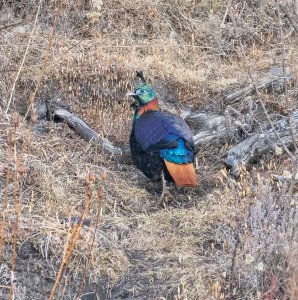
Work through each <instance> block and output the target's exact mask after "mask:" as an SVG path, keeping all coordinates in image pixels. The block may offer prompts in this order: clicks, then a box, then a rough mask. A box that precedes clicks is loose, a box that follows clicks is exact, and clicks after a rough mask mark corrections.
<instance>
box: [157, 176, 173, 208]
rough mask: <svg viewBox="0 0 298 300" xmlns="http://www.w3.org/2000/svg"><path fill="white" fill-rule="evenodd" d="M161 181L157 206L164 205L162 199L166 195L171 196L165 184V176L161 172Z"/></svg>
mask: <svg viewBox="0 0 298 300" xmlns="http://www.w3.org/2000/svg"><path fill="white" fill-rule="evenodd" d="M161 181H162V192H161V195H160V197H159V202H158V206H161V205H162V206H163V207H165V202H164V199H165V198H166V197H167V196H172V195H171V193H170V192H169V188H168V187H167V185H166V180H165V176H164V174H163V173H162V175H161Z"/></svg>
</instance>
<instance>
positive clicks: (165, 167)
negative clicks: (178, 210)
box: [127, 72, 198, 203]
mask: <svg viewBox="0 0 298 300" xmlns="http://www.w3.org/2000/svg"><path fill="white" fill-rule="evenodd" d="M137 76H138V77H140V78H141V80H142V82H141V83H140V84H138V85H137V86H136V88H135V89H134V91H133V92H128V93H127V95H128V96H132V97H133V98H134V99H135V100H136V103H135V104H134V108H135V113H134V119H133V125H132V131H131V135H130V149H131V154H132V158H133V161H134V163H135V164H136V166H137V168H138V169H139V170H141V171H142V172H143V173H144V174H145V175H146V176H147V177H148V178H149V179H151V180H153V181H160V180H162V194H161V198H160V203H161V202H162V200H163V197H164V195H165V190H166V181H170V182H171V181H174V182H175V184H176V185H177V186H188V187H196V186H197V185H198V179H197V175H196V173H195V169H194V166H193V158H194V142H193V137H192V133H191V130H190V128H189V126H188V125H187V123H186V122H185V121H184V120H183V119H182V118H180V117H178V116H176V115H174V114H171V113H168V112H163V111H160V109H159V105H158V100H157V97H156V94H155V91H154V89H153V87H152V85H151V84H149V83H147V82H146V80H145V79H144V76H143V73H142V72H137Z"/></svg>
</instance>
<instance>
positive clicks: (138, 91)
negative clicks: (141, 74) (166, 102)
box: [136, 89, 144, 95]
mask: <svg viewBox="0 0 298 300" xmlns="http://www.w3.org/2000/svg"><path fill="white" fill-rule="evenodd" d="M136 94H137V95H140V94H144V90H142V89H139V90H136Z"/></svg>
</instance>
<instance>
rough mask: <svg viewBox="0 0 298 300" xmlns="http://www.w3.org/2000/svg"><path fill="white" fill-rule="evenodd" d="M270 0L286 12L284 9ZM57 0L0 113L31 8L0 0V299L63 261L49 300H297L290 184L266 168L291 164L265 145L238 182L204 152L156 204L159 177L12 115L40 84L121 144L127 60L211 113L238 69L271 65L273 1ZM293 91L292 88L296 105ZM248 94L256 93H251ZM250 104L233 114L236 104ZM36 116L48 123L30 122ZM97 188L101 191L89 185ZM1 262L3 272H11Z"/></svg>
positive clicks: (290, 32) (292, 56) (235, 81)
mask: <svg viewBox="0 0 298 300" xmlns="http://www.w3.org/2000/svg"><path fill="white" fill-rule="evenodd" d="M281 2H282V5H284V7H285V8H286V9H287V10H288V12H290V13H289V15H290V17H291V18H293V20H295V18H296V19H297V16H296V15H295V14H294V10H293V9H292V8H293V7H292V6H293V3H292V2H291V1H281ZM57 3H58V4H57V5H59V6H60V12H59V21H58V23H57V26H58V27H57V32H56V34H55V35H54V37H53V39H52V40H51V42H52V43H53V44H52V49H51V51H50V52H49V58H48V64H47V67H46V68H45V69H44V73H43V72H42V71H41V70H42V66H43V64H44V61H45V56H46V48H47V45H48V42H49V39H50V35H51V26H52V25H53V20H54V4H53V2H50V3H47V4H45V5H44V6H43V7H42V11H41V14H40V16H39V19H38V22H37V26H36V31H35V34H34V35H33V37H32V42H31V46H30V47H29V50H28V54H27V57H26V60H25V62H24V66H23V68H21V72H20V76H19V79H18V81H17V84H16V89H15V92H14V94H13V98H12V106H11V107H12V109H11V110H10V112H9V114H5V113H4V111H5V109H6V107H7V102H8V99H9V95H10V93H11V88H12V85H13V82H14V80H15V78H16V77H15V76H16V74H17V72H18V69H19V66H20V64H21V61H22V59H23V55H24V52H25V49H26V46H27V43H28V38H29V36H30V32H31V29H32V24H33V22H34V13H36V11H35V9H36V2H35V1H22V0H19V1H9V0H6V1H4V2H3V4H0V11H1V16H0V33H1V36H0V70H1V73H2V74H3V76H2V80H1V82H0V100H1V115H0V143H1V145H2V147H1V148H0V172H1V180H0V197H1V199H7V200H8V205H7V206H6V205H5V201H4V202H1V203H0V207H1V210H2V218H1V226H2V225H5V226H4V227H1V228H3V230H4V231H5V235H2V239H3V260H2V265H1V269H0V285H1V286H0V293H1V297H2V298H4V299H5V298H6V297H8V294H7V290H8V291H9V288H11V291H12V292H13V294H14V296H15V298H18V299H29V298H30V299H41V298H45V297H49V296H50V291H51V289H52V287H53V285H54V281H55V280H56V279H57V278H58V277H57V274H58V270H59V266H60V275H61V278H60V280H57V282H59V285H58V287H57V290H56V294H55V295H56V298H57V299H73V298H74V297H75V295H76V293H78V292H82V289H81V287H82V286H88V285H90V288H89V290H88V288H87V289H86V291H87V292H88V291H90V290H94V291H96V292H97V293H98V294H99V295H100V297H105V298H109V297H110V298H114V299H117V297H118V298H120V297H127V298H136V299H145V298H147V299H148V298H151V299H158V298H160V299H161V297H164V298H167V299H267V300H269V299H273V297H274V296H275V297H276V298H278V299H296V298H297V293H298V286H297V251H296V248H297V233H296V231H295V229H297V215H296V212H297V193H296V191H295V193H294V195H293V197H290V196H289V193H288V185H287V183H284V184H280V183H279V184H277V183H275V182H273V181H272V179H271V175H272V173H278V174H282V173H283V172H284V171H285V170H288V171H291V164H290V163H289V160H288V159H287V158H286V157H285V156H283V155H282V156H281V157H279V158H274V160H275V161H274V162H270V160H271V159H272V157H271V156H270V155H268V156H266V157H264V158H263V159H262V160H261V162H260V163H258V164H257V165H255V166H254V167H251V168H249V169H248V170H245V169H244V170H243V171H242V177H241V179H240V180H239V181H235V180H233V179H232V178H230V177H228V176H226V174H225V173H224V171H222V170H221V169H223V166H222V165H221V159H222V153H223V151H224V149H225V147H224V148H223V149H211V148H210V149H202V150H201V151H199V153H198V158H199V160H200V166H201V169H200V177H201V182H202V184H201V186H200V188H199V189H198V190H194V191H186V190H179V189H178V190H175V191H173V195H174V197H173V199H169V203H168V206H167V207H166V208H165V209H158V208H157V207H156V203H157V200H156V193H157V192H158V187H156V185H154V184H152V183H150V182H148V180H147V179H146V178H145V177H144V176H143V175H142V174H141V173H140V172H139V171H137V170H136V169H135V168H134V166H131V165H122V164H119V163H118V162H117V161H115V160H112V159H111V158H109V157H107V156H106V155H104V154H103V153H102V151H101V148H100V147H95V146H91V145H88V144H87V143H85V142H84V141H82V140H80V139H79V138H78V137H77V136H76V134H75V133H74V132H72V131H71V130H70V129H68V128H67V126H66V125H64V124H61V123H60V124H59V123H58V124H57V123H53V122H44V123H38V124H37V125H34V126H33V130H32V131H30V132H29V133H28V131H27V129H28V127H29V121H28V120H26V119H24V120H23V119H21V120H20V123H17V124H16V123H15V116H16V115H13V111H14V110H15V111H18V112H19V113H20V114H21V115H22V114H24V113H25V112H26V110H27V108H28V101H29V96H30V93H31V92H32V91H33V90H34V88H36V86H37V85H38V81H39V79H40V78H42V79H43V80H42V82H41V86H40V88H39V90H38V94H37V98H38V99H39V100H42V101H46V100H50V99H58V98H60V99H62V100H64V101H66V102H67V103H68V104H70V106H71V109H72V110H73V111H74V112H76V113H77V114H78V115H80V116H82V117H83V118H85V119H86V120H87V121H88V123H89V124H90V125H91V126H92V127H93V128H94V129H96V130H97V131H98V132H101V133H102V135H104V136H107V137H108V138H109V139H110V140H111V141H113V142H114V143H116V144H126V143H127V140H128V136H129V133H130V127H131V118H132V111H131V109H130V103H129V100H128V99H125V98H124V96H123V95H124V94H125V92H126V91H127V89H130V88H131V87H132V86H133V85H134V81H135V79H134V77H133V75H134V71H135V70H138V69H142V70H144V72H145V74H146V75H147V76H148V77H149V78H150V80H152V81H153V83H154V82H156V85H157V86H162V87H163V88H164V90H166V91H168V93H169V94H167V95H163V97H164V98H167V97H172V98H175V99H177V100H178V101H179V102H180V103H182V104H184V105H188V106H194V107H197V108H205V109H207V110H211V111H217V112H222V111H223V109H224V108H225V107H224V106H223V103H222V100H221V99H222V95H223V94H224V93H227V92H229V91H231V90H234V89H237V88H239V87H242V86H246V85H247V83H248V82H249V80H250V79H249V74H248V73H247V72H246V71H245V68H246V66H247V63H248V64H249V65H250V67H251V72H252V75H253V77H254V78H255V79H256V80H257V79H258V77H260V76H261V75H262V74H263V73H264V72H266V71H267V70H268V69H270V67H271V66H272V65H281V62H282V56H281V52H280V49H281V48H280V44H279V42H280V39H279V20H278V14H277V11H276V2H275V1H266V2H263V3H262V4H260V5H259V6H258V7H257V6H256V3H255V1H238V2H237V3H236V4H234V5H233V6H232V7H229V6H228V5H227V3H226V1H174V0H168V1H165V0H164V1H130V0H126V1H116V0H113V1H104V3H102V2H101V1H96V0H90V1H61V2H57ZM227 9H229V13H227V14H226V15H225V13H226V12H227ZM12 20H13V22H12ZM282 20H283V32H284V36H285V38H284V39H285V42H286V53H285V58H286V61H287V64H288V67H289V68H290V69H291V70H292V71H293V72H297V65H298V64H297V47H296V44H297V38H296V36H295V34H294V29H293V26H291V24H290V22H289V19H288V18H287V17H286V16H285V15H283V19H282ZM19 22H21V23H20V24H18V25H13V26H11V27H7V28H4V27H5V26H8V25H11V23H13V24H17V23H19ZM3 28H4V29H3ZM235 28H236V29H235ZM240 42H241V43H242V47H240ZM242 49H245V53H244V54H245V56H246V61H244V60H243V56H242ZM160 91H163V89H161V90H160ZM296 93H297V92H296V91H295V90H290V91H289V97H290V100H291V101H292V102H293V103H294V100H295V99H296V98H295V97H297V94H296ZM264 99H265V98H264ZM265 100H266V106H267V107H268V108H269V109H271V111H273V110H274V109H273V105H272V103H278V104H279V107H282V108H283V109H284V108H285V98H284V95H271V96H269V97H268V99H265ZM247 101H248V102H249V103H254V104H255V103H257V99H256V98H251V99H249V100H247ZM248 102H243V103H238V104H236V105H234V108H235V109H237V110H239V111H241V112H243V113H246V112H247V111H246V109H247V106H248V105H247V103H248ZM256 107H257V106H256ZM178 111H179V108H178ZM278 113H280V112H278ZM255 117H257V116H255ZM42 124H43V125H42ZM32 125H33V124H32ZM41 126H43V129H46V130H45V131H42V132H40V130H39V129H38V128H40V127H41ZM14 128H15V130H14ZM9 131H10V132H15V134H14V135H15V139H13V140H12V139H11V137H9V136H10V134H9ZM203 158H204V159H203ZM18 159H19V164H17V161H18ZM90 174H94V175H92V180H90ZM86 178H87V180H86ZM101 187H104V190H105V192H104V195H103V198H101V197H98V192H97V191H98V189H100V188H101ZM86 189H87V191H86ZM86 193H87V195H88V197H86ZM5 195H7V197H6V196H5ZM99 198H100V199H99ZM14 200H15V201H14ZM99 200H100V201H102V202H100V203H101V205H98V203H99ZM18 203H20V205H18ZM16 212H17V213H18V214H16ZM83 212H84V214H83ZM82 214H83V215H82ZM17 215H18V218H19V220H18V222H17V225H18V230H17V231H14V228H16V227H15V221H16V216H17ZM79 216H81V217H82V216H83V217H82V218H81V221H79ZM4 217H5V219H4ZM97 223H98V224H97ZM96 224H97V225H96ZM14 232H15V237H16V246H17V250H18V252H17V254H16V256H14V255H12V253H13V242H14ZM28 244H31V245H32V247H33V248H34V249H35V250H36V251H37V253H38V254H37V255H38V258H39V259H40V260H38V261H39V262H40V265H42V267H41V266H40V265H38V266H37V265H34V268H33V269H32V270H33V271H32V272H33V273H34V276H37V277H40V278H47V279H48V282H47V283H44V284H43V285H37V286H38V289H40V290H42V294H34V293H37V292H36V291H33V290H32V289H31V285H32V284H33V283H32V282H33V280H34V278H33V277H34V276H33V277H32V279H30V280H31V281H29V284H28V283H26V281H25V279H24V277H26V276H28V275H26V271H24V270H23V271H22V264H24V262H23V261H22V257H23V254H22V253H23V251H26V245H28ZM30 255H33V252H32V253H31V252H30ZM14 259H16V271H15V272H14V274H15V276H16V281H15V282H13V281H11V277H10V271H11V267H12V265H11V261H12V260H14ZM24 261H26V262H27V263H29V262H30V263H31V261H30V259H29V260H28V261H27V260H25V259H24ZM32 261H33V259H32ZM43 263H44V264H43ZM24 274H25V275H24ZM60 275H59V276H60ZM58 279H59V278H58ZM84 281H85V282H84ZM73 282H75V283H76V284H75V285H74V284H73ZM82 282H84V283H82ZM48 288H50V290H48ZM79 290H81V291H79ZM38 295H39V296H38ZM78 296H79V295H77V296H76V297H78ZM266 297H267V298H266ZM269 297H271V298H269Z"/></svg>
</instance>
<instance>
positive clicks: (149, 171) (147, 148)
mask: <svg viewBox="0 0 298 300" xmlns="http://www.w3.org/2000/svg"><path fill="white" fill-rule="evenodd" d="M130 147H131V153H132V158H133V160H134V162H135V164H136V166H137V167H138V169H140V170H141V171H142V172H143V173H144V174H145V175H146V176H147V177H148V178H150V179H152V180H158V179H159V178H160V176H161V173H162V171H164V174H165V178H166V180H169V181H172V177H171V175H170V173H169V172H168V170H167V167H166V165H165V161H164V160H167V161H169V162H173V163H176V164H180V165H181V164H189V163H192V161H193V155H194V143H193V139H192V133H191V131H190V129H189V127H188V125H187V124H186V123H185V121H184V120H183V119H181V118H180V117H178V116H175V115H173V114H170V113H167V112H161V111H159V110H152V111H151V110H149V111H146V112H145V113H144V114H142V115H141V116H140V117H139V118H138V119H135V120H134V124H133V129H132V132H131V136H130Z"/></svg>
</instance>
